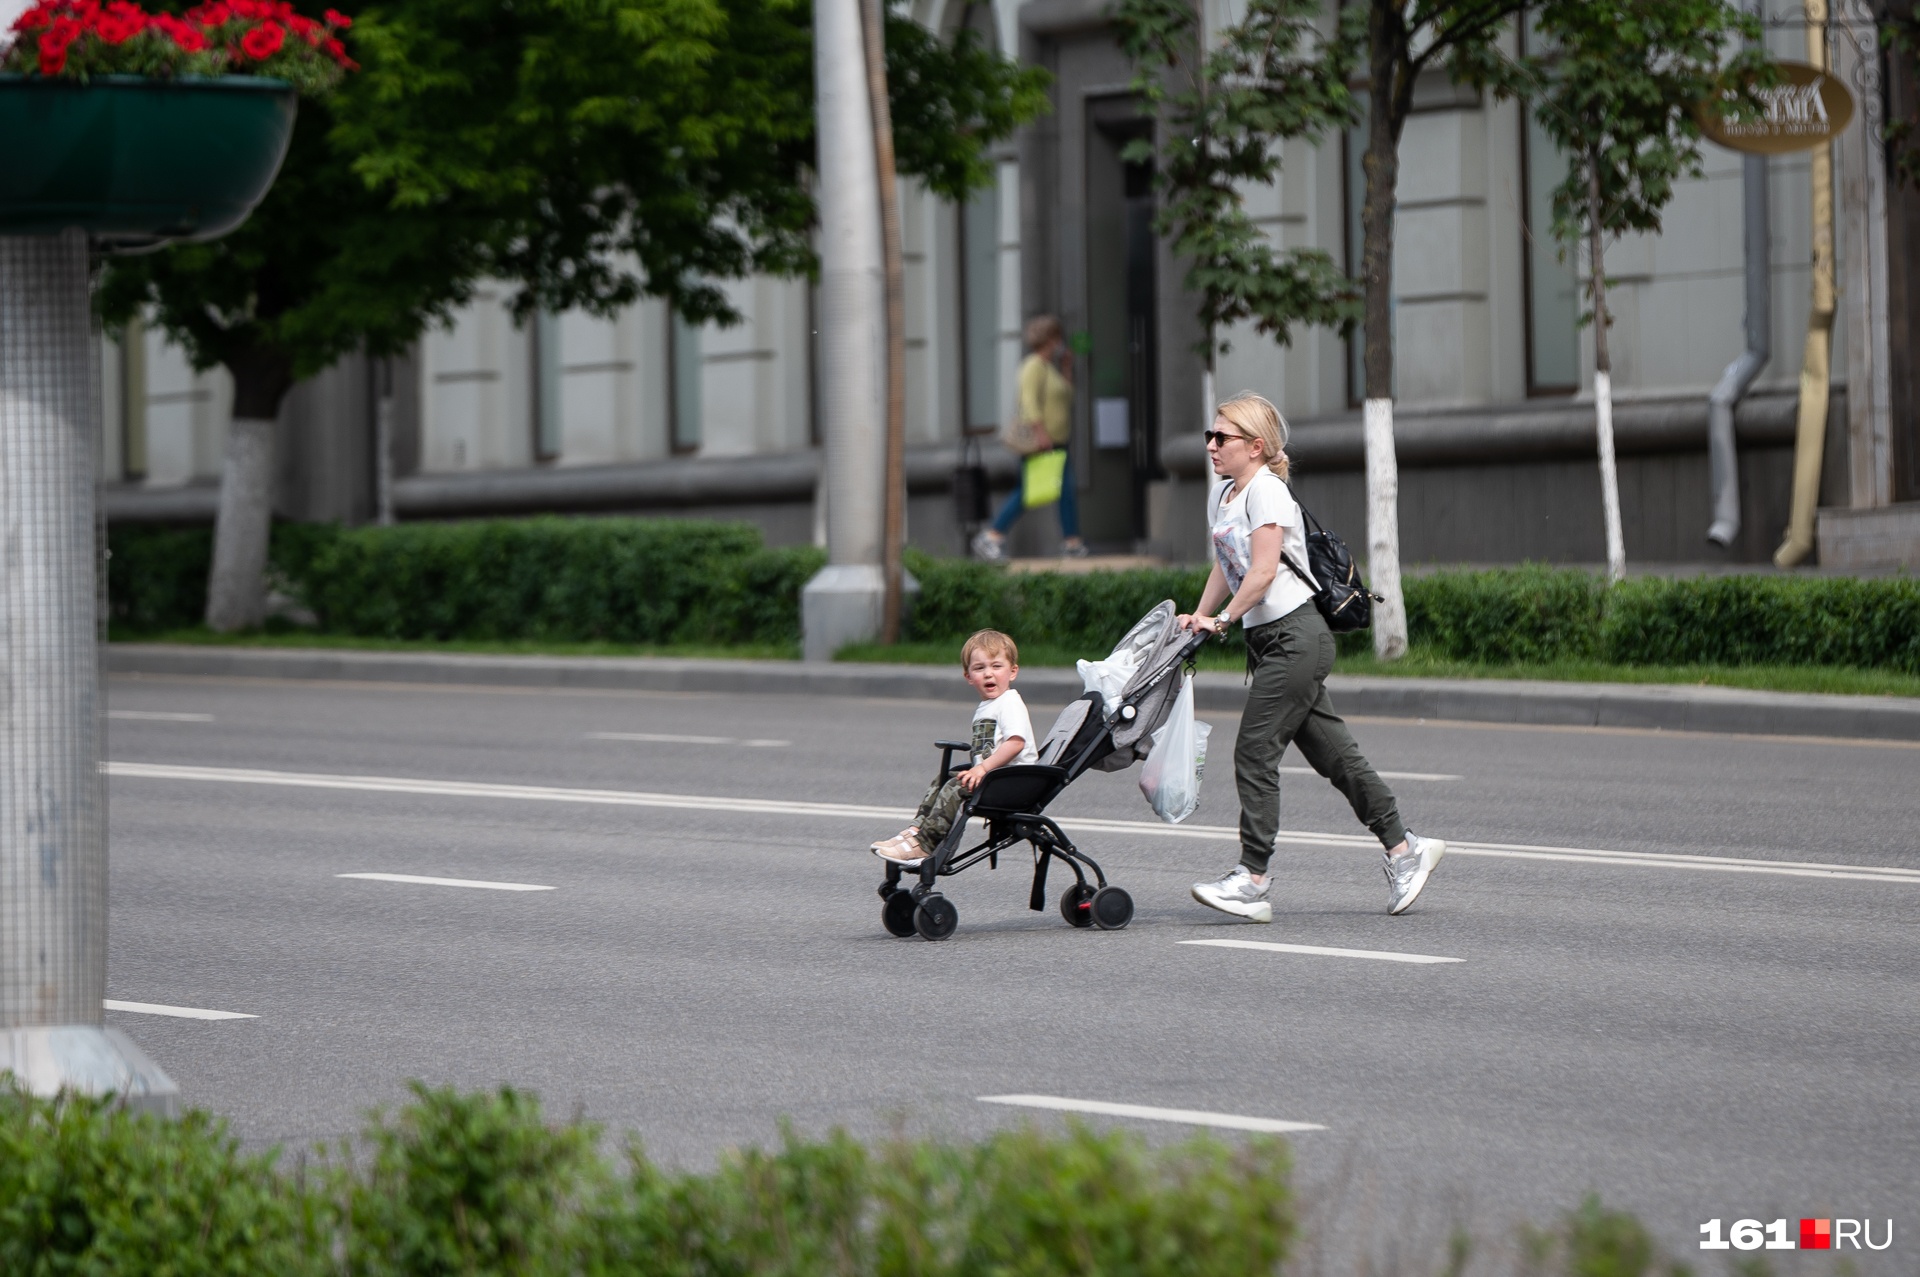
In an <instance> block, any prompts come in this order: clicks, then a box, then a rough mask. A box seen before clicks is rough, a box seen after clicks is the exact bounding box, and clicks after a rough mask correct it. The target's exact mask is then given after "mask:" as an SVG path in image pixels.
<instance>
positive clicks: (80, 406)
mask: <svg viewBox="0 0 1920 1277" xmlns="http://www.w3.org/2000/svg"><path fill="white" fill-rule="evenodd" d="M97 359H98V352H97V349H96V346H95V343H94V341H93V333H92V321H91V314H90V302H89V296H88V265H87V239H86V235H85V234H84V233H83V232H81V231H77V230H74V231H67V232H65V233H64V234H61V235H58V236H0V1030H4V1029H9V1028H18V1027H24V1026H28V1025H52V1024H99V1023H100V1022H101V1018H102V1013H101V999H102V998H103V997H104V996H105V994H106V970H107V825H106V789H105V782H104V780H103V779H102V778H101V775H100V742H101V727H100V721H101V709H102V706H101V704H100V678H99V655H98V644H97V628H96V627H97V624H98V616H99V601H98V589H99V583H98V578H97V559H96V551H95V535H96V528H95V517H94V486H93V484H94V473H93V452H94V447H95V441H96V439H97V438H98V436H99V433H100V377H99V369H98V367H97V366H96V364H97Z"/></svg>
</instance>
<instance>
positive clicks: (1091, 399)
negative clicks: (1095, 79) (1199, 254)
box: [1075, 97, 1162, 553]
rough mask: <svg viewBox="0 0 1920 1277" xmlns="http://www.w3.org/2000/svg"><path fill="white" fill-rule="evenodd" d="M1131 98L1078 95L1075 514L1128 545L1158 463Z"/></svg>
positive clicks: (1141, 185)
mask: <svg viewBox="0 0 1920 1277" xmlns="http://www.w3.org/2000/svg"><path fill="white" fill-rule="evenodd" d="M1150 127H1151V126H1150V124H1149V122H1148V121H1146V120H1143V119H1141V118H1140V114H1139V106H1138V104H1137V102H1136V101H1135V99H1133V98H1130V97H1126V98H1110V99H1096V100H1093V101H1090V102H1088V104H1087V133H1088V136H1087V205H1086V207H1087V240H1086V243H1087V342H1086V345H1087V347H1088V349H1087V351H1086V353H1085V354H1084V355H1083V356H1082V358H1083V359H1084V360H1085V361H1086V364H1085V367H1084V369H1083V370H1082V371H1081V373H1080V377H1079V381H1080V385H1081V386H1083V387H1085V389H1084V390H1083V391H1082V393H1084V394H1085V395H1086V396H1087V398H1088V405H1087V411H1086V413H1085V415H1084V416H1083V418H1082V421H1083V422H1084V426H1083V435H1082V437H1083V439H1084V443H1083V444H1082V445H1081V447H1080V449H1079V454H1078V456H1077V457H1076V459H1075V464H1076V465H1077V466H1078V467H1079V469H1080V481H1081V485H1082V493H1083V495H1082V498H1081V502H1080V511H1081V514H1080V522H1081V525H1082V528H1083V531H1084V534H1085V536H1086V538H1087V541H1088V543H1089V544H1091V545H1093V546H1094V547H1095V548H1096V549H1099V550H1102V551H1105V552H1108V553H1115V552H1120V553H1132V552H1134V551H1136V550H1138V549H1139V547H1140V546H1141V544H1142V543H1143V542H1144V541H1145V539H1146V535H1147V485H1148V484H1149V483H1150V482H1152V481H1153V480H1154V479H1157V478H1160V477H1162V476H1161V474H1160V468H1159V457H1160V431H1159V420H1158V417H1159V414H1158V411H1157V408H1158V404H1159V395H1158V386H1157V384H1156V378H1155V376H1154V370H1155V368H1156V367H1157V366H1158V364H1159V358H1158V355H1159V352H1158V347H1157V342H1156V340H1155V330H1156V327H1157V325H1156V324H1155V312H1154V292H1155V289H1154V257H1155V240H1154V234H1153V168H1152V166H1151V165H1150V164H1146V163H1129V162H1127V161H1126V160H1123V159H1122V158H1121V152H1122V150H1123V149H1124V148H1125V147H1126V145H1127V143H1129V142H1131V141H1133V140H1134V139H1136V138H1144V137H1147V136H1149V129H1150Z"/></svg>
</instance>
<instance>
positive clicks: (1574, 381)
mask: <svg viewBox="0 0 1920 1277" xmlns="http://www.w3.org/2000/svg"><path fill="white" fill-rule="evenodd" d="M1522 114H1523V116H1524V118H1525V120H1526V125H1525V127H1524V128H1523V129H1522V131H1521V145H1520V171H1521V174H1522V175H1523V180H1524V181H1525V183H1526V190H1527V202H1526V209H1525V212H1526V218H1525V221H1524V222H1523V224H1522V226H1521V228H1520V231H1521V238H1522V239H1523V240H1524V245H1523V252H1522V260H1523V265H1524V269H1525V274H1526V297H1527V393H1528V394H1530V395H1570V394H1572V393H1573V392H1574V391H1575V390H1576V389H1578V388H1579V385H1580V281H1579V278H1578V277H1577V275H1576V274H1575V271H1574V257H1573V255H1572V254H1571V253H1567V254H1565V255H1563V254H1562V252H1561V244H1560V241H1558V240H1556V239H1555V238H1554V237H1553V188H1554V187H1556V186H1558V185H1559V184H1560V183H1561V182H1563V181H1565V180H1566V176H1567V157H1566V155H1565V154H1564V153H1563V152H1562V151H1561V150H1560V149H1559V148H1558V147H1556V146H1555V145H1554V144H1553V139H1552V138H1550V137H1548V136H1547V132H1546V130H1545V129H1543V128H1541V127H1540V122H1539V121H1538V120H1536V119H1535V118H1534V115H1533V112H1532V111H1525V110H1523V112H1522Z"/></svg>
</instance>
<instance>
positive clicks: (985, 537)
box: [973, 530, 1007, 563]
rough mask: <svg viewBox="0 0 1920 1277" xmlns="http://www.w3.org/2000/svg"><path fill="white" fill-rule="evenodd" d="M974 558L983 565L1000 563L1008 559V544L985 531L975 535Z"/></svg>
mask: <svg viewBox="0 0 1920 1277" xmlns="http://www.w3.org/2000/svg"><path fill="white" fill-rule="evenodd" d="M973 557H974V558H976V559H979V560H980V561H981V562H982V563H999V562H1001V561H1002V560H1003V559H1005V558H1006V557H1007V543H1006V542H1005V541H1004V540H1002V539H1001V538H999V537H997V536H994V535H993V534H992V533H991V532H987V531H985V530H982V531H979V532H976V533H974V534H973Z"/></svg>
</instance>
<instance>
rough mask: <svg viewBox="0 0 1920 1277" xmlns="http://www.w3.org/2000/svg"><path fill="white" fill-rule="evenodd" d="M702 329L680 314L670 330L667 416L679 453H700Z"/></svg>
mask: <svg viewBox="0 0 1920 1277" xmlns="http://www.w3.org/2000/svg"><path fill="white" fill-rule="evenodd" d="M701 371H702V364H701V360H700V326H699V325H698V324H689V323H688V322H687V321H686V320H684V319H682V318H681V317H680V315H679V313H678V312H675V313H674V315H673V319H672V322H671V323H670V324H669V325H668V328H667V381H668V405H667V415H668V417H669V418H670V419H671V423H672V436H673V450H674V451H675V452H676V453H687V452H698V451H699V450H700V377H701Z"/></svg>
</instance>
